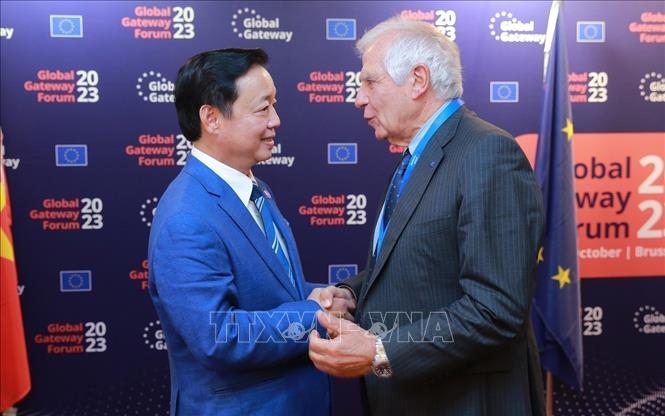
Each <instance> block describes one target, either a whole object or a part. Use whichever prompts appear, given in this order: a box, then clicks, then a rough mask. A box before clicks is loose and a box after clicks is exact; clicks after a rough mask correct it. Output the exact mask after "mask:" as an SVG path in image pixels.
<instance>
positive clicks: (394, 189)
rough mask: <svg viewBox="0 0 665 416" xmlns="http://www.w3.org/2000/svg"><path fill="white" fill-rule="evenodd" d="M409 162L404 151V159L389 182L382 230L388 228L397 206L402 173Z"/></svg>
mask: <svg viewBox="0 0 665 416" xmlns="http://www.w3.org/2000/svg"><path fill="white" fill-rule="evenodd" d="M410 160H411V152H409V149H406V151H405V152H404V157H402V162H401V163H400V164H399V166H398V167H397V169H396V170H395V174H394V175H393V179H392V180H391V181H390V188H388V195H387V197H386V206H385V208H384V209H383V229H384V230H385V229H386V228H388V222H389V221H390V217H391V216H392V214H393V210H394V209H395V205H397V200H398V199H399V188H400V186H401V185H402V177H403V176H404V172H406V168H407V166H409V161H410Z"/></svg>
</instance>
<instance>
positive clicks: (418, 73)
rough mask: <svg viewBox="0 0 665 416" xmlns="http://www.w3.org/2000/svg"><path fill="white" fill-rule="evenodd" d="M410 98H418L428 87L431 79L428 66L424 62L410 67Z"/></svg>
mask: <svg viewBox="0 0 665 416" xmlns="http://www.w3.org/2000/svg"><path fill="white" fill-rule="evenodd" d="M410 78H411V83H412V85H411V98H413V99H417V98H420V97H421V96H422V95H423V94H424V93H425V92H427V90H428V89H429V88H430V86H431V83H432V80H431V77H430V72H429V68H428V67H427V65H424V64H417V65H415V66H414V67H413V68H411V74H410Z"/></svg>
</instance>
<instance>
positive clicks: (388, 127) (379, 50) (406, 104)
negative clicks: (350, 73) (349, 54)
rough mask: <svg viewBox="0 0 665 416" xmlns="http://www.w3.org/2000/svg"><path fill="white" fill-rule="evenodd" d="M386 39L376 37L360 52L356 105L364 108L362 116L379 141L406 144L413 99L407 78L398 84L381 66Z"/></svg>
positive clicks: (409, 134)
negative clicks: (360, 67) (370, 44)
mask: <svg viewBox="0 0 665 416" xmlns="http://www.w3.org/2000/svg"><path fill="white" fill-rule="evenodd" d="M388 42H389V39H385V38H384V39H379V40H378V41H377V42H375V43H374V44H373V45H372V46H370V47H369V48H368V49H367V50H366V51H365V54H364V55H363V67H362V70H361V72H360V80H361V82H362V85H361V86H360V89H359V91H358V95H357V97H356V107H357V108H361V109H363V117H364V118H365V120H367V123H368V124H369V125H370V127H372V128H373V129H374V135H375V136H376V138H377V139H378V140H386V139H387V140H388V141H389V142H390V143H391V144H396V145H400V146H406V145H408V143H409V142H410V140H411V133H412V132H413V126H412V124H413V117H412V115H413V114H412V110H413V108H412V107H413V102H412V101H411V99H410V90H409V82H408V78H407V80H406V82H404V84H403V85H397V84H396V83H395V81H393V79H392V78H391V77H390V75H388V73H387V72H386V70H385V68H384V65H383V57H384V53H385V49H384V48H385V46H386V44H387V43H388Z"/></svg>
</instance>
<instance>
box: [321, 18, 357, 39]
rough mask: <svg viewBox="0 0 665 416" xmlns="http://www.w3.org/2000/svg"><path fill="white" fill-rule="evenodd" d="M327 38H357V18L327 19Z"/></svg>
mask: <svg viewBox="0 0 665 416" xmlns="http://www.w3.org/2000/svg"><path fill="white" fill-rule="evenodd" d="M326 39H327V40H356V19H326Z"/></svg>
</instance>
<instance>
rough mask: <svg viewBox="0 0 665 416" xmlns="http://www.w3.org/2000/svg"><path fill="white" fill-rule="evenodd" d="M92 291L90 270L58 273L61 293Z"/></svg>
mask: <svg viewBox="0 0 665 416" xmlns="http://www.w3.org/2000/svg"><path fill="white" fill-rule="evenodd" d="M91 290H92V272H91V271H90V270H62V271H60V291H61V292H90V291H91Z"/></svg>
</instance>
